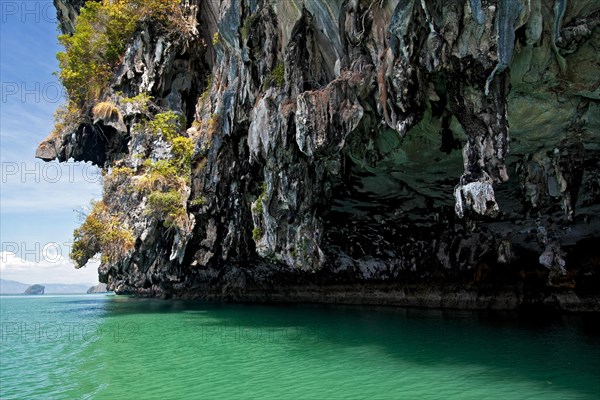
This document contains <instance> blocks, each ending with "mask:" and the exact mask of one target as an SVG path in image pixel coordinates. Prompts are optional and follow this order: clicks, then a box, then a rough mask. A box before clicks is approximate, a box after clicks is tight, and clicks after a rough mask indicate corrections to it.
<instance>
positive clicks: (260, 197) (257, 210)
mask: <svg viewBox="0 0 600 400" xmlns="http://www.w3.org/2000/svg"><path fill="white" fill-rule="evenodd" d="M266 199H267V182H263V183H262V185H261V192H260V194H259V195H258V198H257V199H256V204H255V206H254V208H253V209H252V211H253V212H254V214H255V215H257V216H260V215H261V214H262V212H263V201H265V200H266Z"/></svg>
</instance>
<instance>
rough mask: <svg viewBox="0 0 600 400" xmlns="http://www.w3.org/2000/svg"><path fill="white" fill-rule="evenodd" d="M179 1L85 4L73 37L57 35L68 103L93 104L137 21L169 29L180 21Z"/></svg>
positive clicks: (123, 0)
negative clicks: (60, 48) (147, 21)
mask: <svg viewBox="0 0 600 400" xmlns="http://www.w3.org/2000/svg"><path fill="white" fill-rule="evenodd" d="M179 4H180V0H102V1H99V2H92V1H90V2H87V3H86V4H85V7H83V8H82V9H81V11H80V14H79V16H78V17H77V20H76V29H75V33H74V34H73V35H61V36H59V38H58V40H59V42H60V43H61V44H62V45H63V46H64V47H65V51H64V52H60V53H58V55H57V58H58V61H59V65H60V69H61V72H60V74H59V77H60V80H61V81H62V83H63V85H64V86H65V88H66V90H67V93H68V96H69V101H70V102H71V103H72V105H73V106H75V107H77V108H78V109H84V108H85V106H86V105H91V104H93V103H95V102H97V101H98V100H99V99H100V97H101V96H102V94H103V92H104V91H105V90H106V89H107V87H108V83H109V79H110V76H111V73H112V70H113V69H114V67H115V66H116V64H117V63H118V61H119V60H120V58H121V57H122V56H123V53H124V51H125V49H126V46H127V43H128V42H129V41H130V40H131V37H132V36H133V33H134V32H135V29H136V28H137V26H138V22H139V21H141V20H145V19H152V20H153V21H156V22H158V23H159V24H161V25H162V26H169V25H171V24H173V23H175V20H176V19H178V18H181V9H180V7H179Z"/></svg>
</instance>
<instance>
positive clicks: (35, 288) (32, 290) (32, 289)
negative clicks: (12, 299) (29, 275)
mask: <svg viewBox="0 0 600 400" xmlns="http://www.w3.org/2000/svg"><path fill="white" fill-rule="evenodd" d="M44 289H46V288H45V286H44V285H31V286H29V287H28V288H27V289H25V293H24V294H35V295H42V294H44Z"/></svg>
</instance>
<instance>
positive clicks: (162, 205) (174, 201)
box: [146, 190, 187, 228]
mask: <svg viewBox="0 0 600 400" xmlns="http://www.w3.org/2000/svg"><path fill="white" fill-rule="evenodd" d="M146 213H147V214H148V215H154V216H156V217H157V218H158V219H160V220H162V221H164V222H163V224H164V225H165V227H167V228H171V227H173V226H178V225H181V224H182V223H183V222H184V221H185V219H186V218H187V216H186V211H185V205H184V199H183V195H182V194H181V192H179V191H177V190H169V191H166V192H161V191H154V192H152V193H150V195H149V196H148V207H147V208H146Z"/></svg>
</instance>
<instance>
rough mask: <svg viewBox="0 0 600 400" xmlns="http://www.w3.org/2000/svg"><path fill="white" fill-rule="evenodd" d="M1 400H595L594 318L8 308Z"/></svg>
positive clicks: (597, 347)
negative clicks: (241, 399) (51, 399)
mask: <svg viewBox="0 0 600 400" xmlns="http://www.w3.org/2000/svg"><path fill="white" fill-rule="evenodd" d="M0 310H1V315H0V319H1V323H2V342H1V344H2V346H1V351H0V363H1V364H0V397H1V398H2V399H39V398H56V399H63V398H65V399H88V398H89V399H109V398H110V399H126V398H140V399H152V398H155V399H174V398H194V399H213V398H214V399H235V398H257V399H544V400H548V399H561V400H565V399H598V398H600V397H599V393H600V331H598V328H597V327H595V325H594V322H596V320H597V318H598V317H597V316H596V317H593V316H591V317H585V318H583V317H578V316H562V317H548V318H545V319H542V318H538V319H532V318H531V317H530V316H528V317H524V316H518V315H516V314H497V313H496V314H489V313H475V312H457V311H455V312H447V311H446V312H442V311H423V310H399V309H364V308H362V309H361V308H347V307H346V308H344V307H321V306H258V305H218V304H206V303H198V302H184V301H163V300H147V299H146V300H144V299H133V298H127V297H120V296H106V295H86V296H56V297H53V296H42V297H25V296H23V297H16V296H15V297H0Z"/></svg>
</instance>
